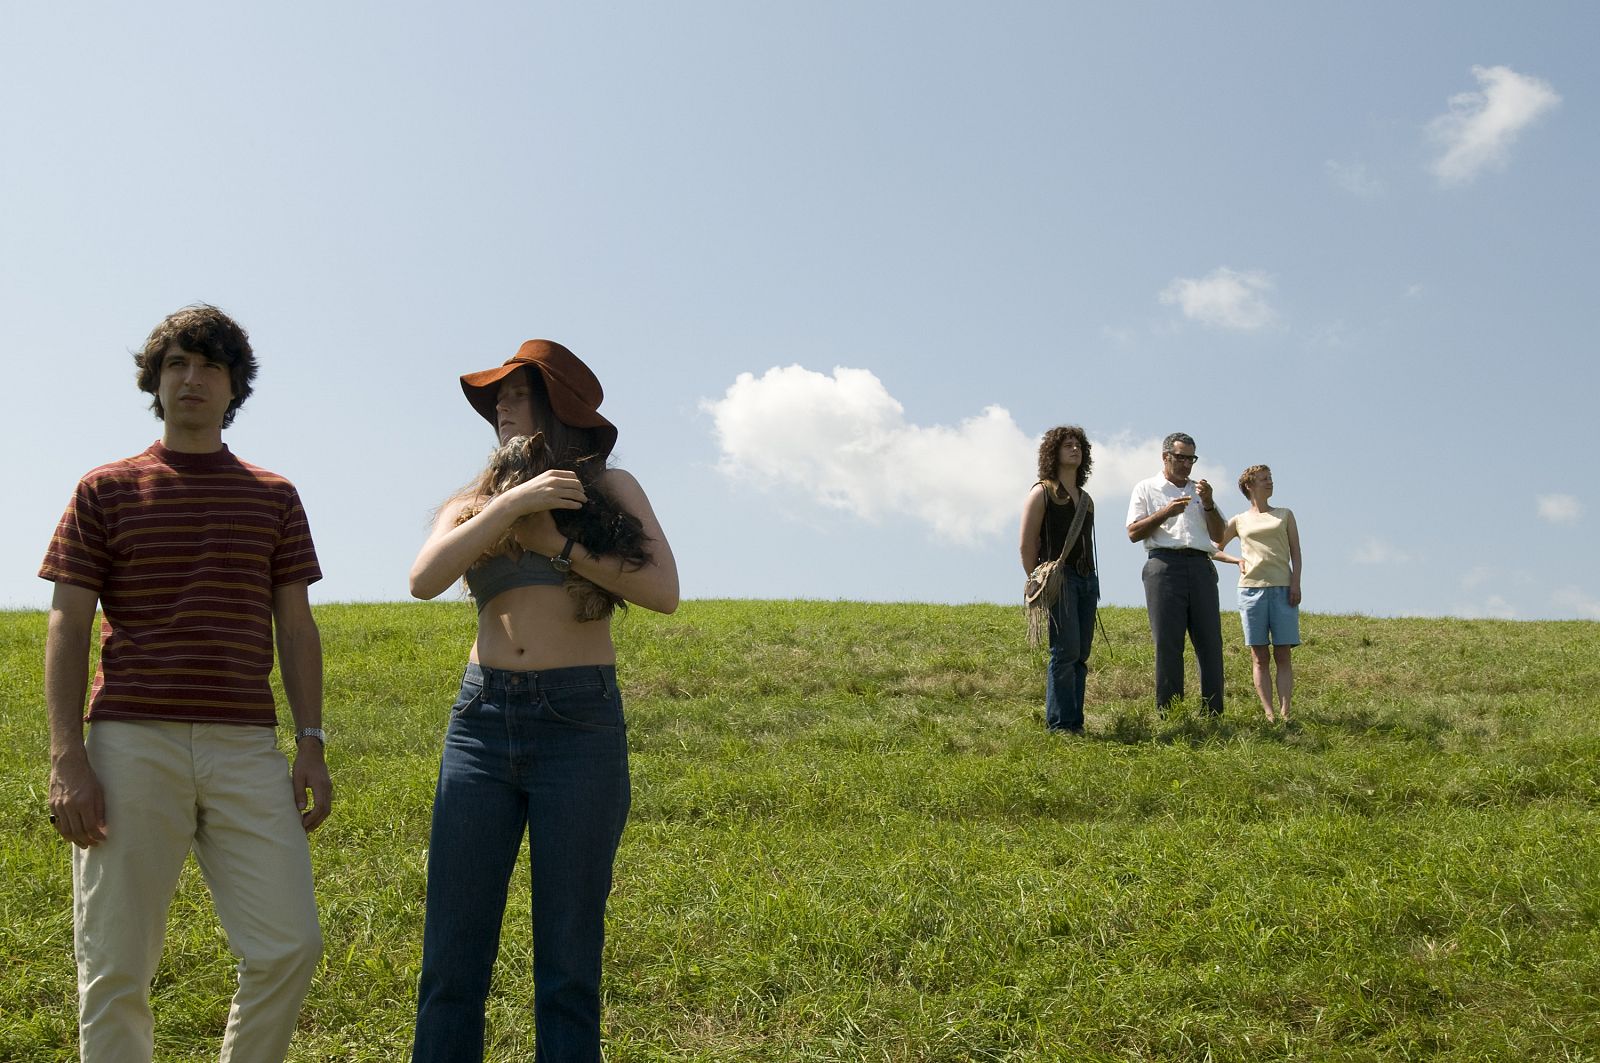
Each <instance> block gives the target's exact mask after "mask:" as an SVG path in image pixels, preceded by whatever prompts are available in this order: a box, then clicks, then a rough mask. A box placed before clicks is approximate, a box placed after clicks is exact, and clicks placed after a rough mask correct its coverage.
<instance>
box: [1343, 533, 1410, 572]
mask: <svg viewBox="0 0 1600 1063" xmlns="http://www.w3.org/2000/svg"><path fill="white" fill-rule="evenodd" d="M1350 560H1351V561H1354V562H1355V563H1356V564H1358V565H1403V564H1405V563H1406V562H1408V561H1410V560H1411V555H1410V554H1408V553H1406V552H1405V551H1404V550H1402V549H1400V548H1399V547H1398V546H1395V545H1394V544H1393V543H1390V542H1387V541H1385V540H1383V539H1380V538H1378V537H1377V536H1375V535H1369V536H1367V538H1366V539H1365V540H1363V541H1362V543H1361V545H1360V546H1359V547H1357V548H1356V552H1355V553H1354V554H1351V555H1350Z"/></svg>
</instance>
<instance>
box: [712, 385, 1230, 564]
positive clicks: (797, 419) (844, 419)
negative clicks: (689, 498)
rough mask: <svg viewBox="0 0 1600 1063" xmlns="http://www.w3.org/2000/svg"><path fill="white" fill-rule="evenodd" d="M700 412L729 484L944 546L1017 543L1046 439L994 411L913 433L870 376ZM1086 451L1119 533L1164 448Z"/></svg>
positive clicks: (717, 403)
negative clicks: (917, 526) (902, 529)
mask: <svg viewBox="0 0 1600 1063" xmlns="http://www.w3.org/2000/svg"><path fill="white" fill-rule="evenodd" d="M700 405H701V409H703V410H705V411H706V412H707V413H709V414H710V415H711V417H712V421H713V423H714V426H715V432H716V436H717V443H718V445H719V447H720V448H721V451H722V458H721V461H720V462H719V468H720V469H721V470H722V471H723V473H725V474H726V475H728V476H730V477H732V478H734V479H737V480H740V481H743V482H746V483H752V484H755V485H757V486H759V487H762V488H765V489H779V488H781V489H783V490H785V491H789V492H791V493H798V494H800V495H801V496H803V497H806V498H808V499H810V500H811V501H813V502H815V503H817V504H820V505H823V506H827V507H830V508H833V509H838V510H843V511H845V512H847V513H850V514H853V515H854V516H856V517H858V518H860V519H862V520H865V521H870V522H877V521H880V520H883V519H885V518H887V517H891V516H909V517H911V518H913V519H915V520H918V521H920V522H922V523H923V524H926V525H927V526H928V527H929V529H930V530H931V531H932V532H933V534H934V535H935V536H937V537H938V538H940V539H943V540H945V541H947V542H952V543H957V544H961V545H976V544H977V543H979V542H981V541H983V540H985V539H987V538H990V537H992V536H994V535H997V534H1000V533H1006V534H1014V533H1015V531H1016V524H1017V517H1018V514H1019V513H1020V512H1021V507H1022V498H1023V495H1025V494H1026V493H1027V490H1028V486H1029V485H1030V484H1032V483H1033V480H1034V463H1035V460H1036V456H1037V454H1038V449H1039V436H1038V435H1029V434H1027V433H1025V432H1023V431H1022V429H1021V428H1019V427H1018V426H1017V424H1016V422H1015V421H1014V420H1012V418H1011V414H1010V413H1009V412H1007V411H1006V410H1005V409H1004V408H1002V407H1000V406H989V407H986V408H985V409H984V410H983V412H982V413H980V414H979V415H978V416H976V417H969V418H967V419H965V420H963V421H962V422H961V423H960V424H959V425H956V426H954V427H949V426H945V425H931V426H922V425H917V424H913V423H910V422H908V421H907V420H906V417H905V408H904V407H903V406H902V405H901V404H900V402H899V401H897V400H896V399H895V398H894V396H893V395H891V394H889V391H888V389H887V388H885V387H884V385H883V382H882V381H881V380H879V379H878V377H877V376H876V375H874V374H873V373H872V372H871V371H870V370H866V369H848V368H844V367H842V366H841V367H835V368H834V370H833V374H832V375H831V376H829V375H826V374H823V373H819V372H815V371H813V370H810V369H806V368H805V367H803V366H799V365H791V366H784V367H773V368H771V369H768V370H767V371H766V372H765V373H763V374H762V375H761V376H759V377H758V376H756V375H755V374H753V373H740V374H739V376H738V379H736V380H735V381H734V382H733V384H732V386H730V387H729V388H728V390H727V392H726V393H725V394H724V395H723V396H722V397H721V398H719V399H708V400H705V401H703V402H702V403H701V404H700ZM1090 441H1091V443H1092V444H1093V457H1094V470H1093V472H1092V474H1091V476H1090V479H1089V484H1088V488H1089V492H1090V493H1091V494H1092V495H1094V498H1095V508H1096V509H1097V510H1098V512H1099V513H1100V514H1102V517H1101V519H1102V521H1109V522H1110V526H1114V527H1121V525H1122V518H1123V515H1124V513H1126V512H1127V505H1128V494H1129V492H1130V491H1131V490H1132V488H1133V485H1134V484H1135V483H1136V482H1138V481H1139V480H1142V479H1144V478H1146V477H1148V476H1155V475H1157V474H1158V473H1160V471H1161V440H1160V438H1159V437H1157V438H1154V439H1135V438H1133V437H1132V436H1130V435H1127V434H1126V433H1124V434H1122V435H1117V436H1111V437H1108V438H1105V439H1096V438H1094V433H1093V432H1092V431H1091V433H1090ZM1194 475H1195V476H1196V477H1197V478H1198V477H1204V478H1206V479H1208V480H1210V481H1211V482H1212V483H1213V484H1225V483H1229V482H1231V481H1229V480H1228V479H1227V470H1226V468H1225V467H1224V466H1221V465H1217V464H1214V463H1210V462H1206V461H1204V460H1202V461H1201V462H1200V463H1199V464H1198V466H1197V467H1196V469H1195V473H1194Z"/></svg>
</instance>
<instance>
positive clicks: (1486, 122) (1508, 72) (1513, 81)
mask: <svg viewBox="0 0 1600 1063" xmlns="http://www.w3.org/2000/svg"><path fill="white" fill-rule="evenodd" d="M1472 76H1473V77H1475V78H1477V79H1478V85H1479V91H1477V92H1462V93H1458V94H1456V95H1454V96H1452V97H1450V110H1449V111H1447V112H1445V113H1444V114H1441V115H1439V116H1438V117H1437V118H1435V119H1434V120H1433V121H1432V122H1430V123H1429V125H1428V133H1429V135H1430V136H1431V137H1432V138H1433V140H1434V141H1435V142H1436V143H1437V144H1439V146H1440V147H1442V148H1443V149H1444V150H1443V153H1442V154H1440V156H1439V157H1438V158H1437V159H1435V160H1434V161H1433V173H1434V176H1436V177H1437V178H1438V179H1439V182H1440V183H1441V184H1444V185H1458V184H1465V183H1467V182H1469V181H1471V180H1472V179H1473V178H1474V177H1477V176H1478V174H1479V173H1480V172H1481V171H1482V170H1483V169H1484V168H1485V167H1488V166H1504V165H1505V162H1506V159H1507V157H1508V155H1509V153H1510V151H1511V145H1512V144H1514V143H1515V142H1516V139H1517V137H1518V136H1519V135H1521V133H1522V131H1523V130H1524V129H1526V128H1527V127H1528V126H1529V125H1531V124H1532V123H1534V122H1535V121H1537V120H1538V119H1540V118H1542V117H1543V116H1544V115H1545V114H1547V113H1549V112H1550V111H1551V110H1552V109H1553V108H1554V107H1555V106H1556V105H1557V104H1559V103H1560V102H1561V97H1560V96H1559V95H1557V94H1556V91H1555V89H1553V88H1551V86H1550V83H1549V82H1547V81H1543V80H1541V79H1539V78H1536V77H1529V76H1528V75H1526V74H1519V73H1517V72H1516V71H1515V70H1512V69H1511V68H1510V67H1507V66H1487V67H1485V66H1475V67H1473V68H1472Z"/></svg>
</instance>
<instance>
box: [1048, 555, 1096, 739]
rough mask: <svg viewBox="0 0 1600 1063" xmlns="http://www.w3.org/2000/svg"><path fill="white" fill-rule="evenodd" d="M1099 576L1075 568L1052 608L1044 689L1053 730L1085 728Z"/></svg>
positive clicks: (1069, 572) (1079, 729)
mask: <svg viewBox="0 0 1600 1063" xmlns="http://www.w3.org/2000/svg"><path fill="white" fill-rule="evenodd" d="M1099 597H1100V580H1099V577H1097V576H1080V575H1078V573H1077V572H1075V571H1073V570H1072V569H1068V570H1067V578H1066V579H1065V580H1064V581H1063V582H1062V585H1061V597H1060V598H1058V599H1056V604H1055V605H1054V606H1052V607H1051V609H1050V670H1049V677H1048V679H1047V681H1046V683H1045V688H1044V725H1045V726H1046V727H1048V728H1049V729H1050V730H1052V731H1081V730H1083V687H1084V683H1085V681H1086V680H1087V678H1088V675H1089V664H1088V662H1089V651H1090V650H1091V649H1092V648H1093V647H1094V617H1095V602H1096V601H1097V600H1098V599H1099Z"/></svg>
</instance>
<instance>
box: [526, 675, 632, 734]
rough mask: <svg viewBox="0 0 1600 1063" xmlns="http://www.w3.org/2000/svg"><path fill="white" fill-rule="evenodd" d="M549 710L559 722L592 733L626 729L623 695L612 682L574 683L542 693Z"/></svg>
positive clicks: (597, 680)
mask: <svg viewBox="0 0 1600 1063" xmlns="http://www.w3.org/2000/svg"><path fill="white" fill-rule="evenodd" d="M540 697H541V700H542V701H543V703H544V707H545V710H546V711H547V712H549V714H550V716H551V717H552V718H553V719H554V720H555V721H556V722H558V723H564V724H567V725H569V726H572V727H583V728H587V729H589V730H599V731H614V730H617V729H618V728H620V727H621V726H622V696H621V695H620V694H618V693H617V688H616V687H615V686H613V685H612V684H610V683H607V682H604V681H602V680H601V679H599V678H596V679H595V681H594V682H593V683H574V684H570V685H562V686H557V687H551V688H547V689H545V690H543V691H542V692H541V695H540Z"/></svg>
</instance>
